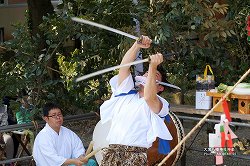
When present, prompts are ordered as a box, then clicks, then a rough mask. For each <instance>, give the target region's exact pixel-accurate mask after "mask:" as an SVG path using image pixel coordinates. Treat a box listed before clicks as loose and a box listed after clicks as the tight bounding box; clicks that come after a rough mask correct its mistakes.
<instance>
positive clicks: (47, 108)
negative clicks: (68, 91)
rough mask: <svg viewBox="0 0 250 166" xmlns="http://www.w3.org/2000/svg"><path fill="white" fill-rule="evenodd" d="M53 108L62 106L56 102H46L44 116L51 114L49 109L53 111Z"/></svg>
mask: <svg viewBox="0 0 250 166" xmlns="http://www.w3.org/2000/svg"><path fill="white" fill-rule="evenodd" d="M52 109H60V110H61V111H62V109H61V107H60V106H59V105H57V104H55V103H46V104H45V105H44V106H43V116H48V115H49V111H51V110H52Z"/></svg>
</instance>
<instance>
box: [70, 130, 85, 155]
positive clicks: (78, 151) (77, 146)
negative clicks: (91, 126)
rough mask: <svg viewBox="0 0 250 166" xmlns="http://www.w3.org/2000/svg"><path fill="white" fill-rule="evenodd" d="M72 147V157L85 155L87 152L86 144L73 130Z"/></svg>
mask: <svg viewBox="0 0 250 166" xmlns="http://www.w3.org/2000/svg"><path fill="white" fill-rule="evenodd" d="M72 139H73V141H72V144H73V145H72V147H73V154H72V158H78V157H79V156H80V155H84V154H85V149H84V146H83V144H82V141H81V139H80V138H79V137H78V136H77V135H76V134H75V133H74V132H72Z"/></svg>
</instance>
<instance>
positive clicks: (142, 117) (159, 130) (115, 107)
mask: <svg viewBox="0 0 250 166" xmlns="http://www.w3.org/2000/svg"><path fill="white" fill-rule="evenodd" d="M117 82H118V76H115V77H113V78H112V79H111V80H110V85H111V88H112V92H113V94H112V96H111V98H110V99H109V100H107V101H105V102H104V103H103V104H102V105H101V107H100V114H101V122H102V123H105V122H107V121H109V120H112V124H111V128H110V131H109V133H108V136H107V138H106V139H107V141H108V142H109V144H121V145H128V146H137V147H145V148H149V147H151V146H152V143H153V142H154V141H155V139H156V137H160V138H162V139H165V140H172V139H173V138H172V136H171V134H170V132H169V130H168V128H167V127H166V125H165V123H164V121H163V119H161V118H160V117H164V116H166V115H167V114H168V112H169V104H168V102H167V101H166V100H165V99H163V98H162V97H160V96H158V97H159V99H160V100H161V102H162V104H163V107H162V110H161V111H160V113H159V114H158V115H157V114H155V113H154V112H153V111H151V110H150V108H149V106H148V105H147V103H146V101H145V100H144V98H143V97H141V98H140V96H139V93H136V94H129V95H124V96H118V97H115V96H116V95H119V94H121V93H128V92H129V91H130V90H131V89H133V88H134V81H133V79H132V76H131V75H129V76H128V77H127V78H126V79H125V80H124V81H123V82H122V83H121V85H120V86H119V87H118V84H117Z"/></svg>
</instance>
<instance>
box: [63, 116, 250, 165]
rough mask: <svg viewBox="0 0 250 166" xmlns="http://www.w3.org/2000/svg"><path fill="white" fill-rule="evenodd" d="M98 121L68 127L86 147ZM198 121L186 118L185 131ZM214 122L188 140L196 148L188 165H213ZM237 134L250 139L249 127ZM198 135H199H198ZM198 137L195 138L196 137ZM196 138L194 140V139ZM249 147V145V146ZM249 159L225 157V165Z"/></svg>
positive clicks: (188, 158) (188, 160)
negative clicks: (209, 152)
mask: <svg viewBox="0 0 250 166" xmlns="http://www.w3.org/2000/svg"><path fill="white" fill-rule="evenodd" d="M97 122H98V119H94V120H87V121H82V122H72V123H68V124H67V127H69V128H71V129H72V130H73V131H75V132H76V133H77V134H78V135H79V136H80V137H81V138H82V140H83V142H84V145H85V147H87V146H88V144H89V143H90V141H91V140H92V133H93V131H94V127H95V124H96V123H97ZM197 123H198V122H197V121H195V122H194V121H190V120H184V121H183V127H184V130H185V133H188V132H189V131H190V130H191V129H192V128H193V127H194V126H195V125H196V124H197ZM211 126H213V124H207V123H206V124H205V125H204V127H203V128H202V129H201V130H200V132H199V134H198V135H197V133H198V130H197V131H196V132H195V133H194V134H192V136H191V137H190V138H189V139H188V140H187V142H186V148H188V147H190V145H191V143H192V142H193V144H192V146H191V148H192V149H195V150H196V151H194V150H188V151H187V155H186V166H201V165H202V166H212V165H215V164H214V157H213V156H211V155H206V153H205V148H207V147H208V135H207V129H211ZM235 134H236V135H237V136H238V137H239V138H240V139H242V138H246V139H250V132H249V129H248V128H247V127H239V128H237V130H236V131H235ZM196 135H197V136H196ZM195 137H196V139H195V140H194V138H195ZM193 140H194V141H193ZM248 148H249V147H248ZM236 152H237V154H242V151H240V150H239V149H237V148H236ZM243 156H245V157H249V154H248V155H243ZM248 161H249V160H244V159H239V158H235V157H232V156H225V157H224V165H225V166H247V165H249V164H248ZM176 165H177V166H181V161H179V162H178V163H177V164H176Z"/></svg>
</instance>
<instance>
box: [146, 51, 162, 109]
mask: <svg viewBox="0 0 250 166" xmlns="http://www.w3.org/2000/svg"><path fill="white" fill-rule="evenodd" d="M162 62H163V56H162V54H160V53H157V54H155V55H151V56H150V63H149V69H148V73H147V74H148V75H147V82H146V85H145V86H144V99H145V100H146V102H147V104H148V106H149V107H150V109H151V110H152V111H153V112H154V113H159V112H160V110H161V108H162V103H161V101H160V99H159V98H158V97H157V93H158V92H159V91H163V90H164V88H163V87H162V86H161V85H159V84H156V80H159V79H161V74H160V73H159V71H157V66H158V65H159V64H161V63H162Z"/></svg>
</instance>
